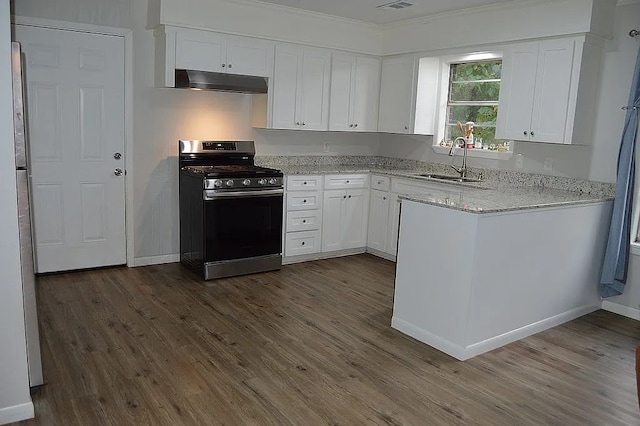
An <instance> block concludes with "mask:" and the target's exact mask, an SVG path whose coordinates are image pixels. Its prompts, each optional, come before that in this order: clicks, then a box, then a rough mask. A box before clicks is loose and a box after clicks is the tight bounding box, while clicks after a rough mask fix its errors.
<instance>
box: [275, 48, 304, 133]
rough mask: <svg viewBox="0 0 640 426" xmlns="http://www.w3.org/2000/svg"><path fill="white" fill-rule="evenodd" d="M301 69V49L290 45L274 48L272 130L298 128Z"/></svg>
mask: <svg viewBox="0 0 640 426" xmlns="http://www.w3.org/2000/svg"><path fill="white" fill-rule="evenodd" d="M301 68H302V48H300V47H297V46H290V45H278V46H276V53H275V67H274V73H273V88H272V93H273V95H272V104H271V110H272V115H271V117H272V118H271V120H272V125H271V127H272V128H274V129H297V128H299V124H297V123H299V119H298V118H297V116H298V103H299V94H298V84H299V81H298V78H299V75H300V69H301Z"/></svg>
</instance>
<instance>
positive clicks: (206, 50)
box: [175, 30, 227, 72]
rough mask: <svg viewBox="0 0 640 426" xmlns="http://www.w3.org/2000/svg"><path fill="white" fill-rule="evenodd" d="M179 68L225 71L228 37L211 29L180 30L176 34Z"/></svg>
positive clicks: (176, 66)
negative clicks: (210, 30)
mask: <svg viewBox="0 0 640 426" xmlns="http://www.w3.org/2000/svg"><path fill="white" fill-rule="evenodd" d="M175 55H176V56H175V57H176V64H175V68H177V69H188V70H199V71H212V72H225V67H223V64H225V65H226V55H227V52H226V39H225V36H224V35H223V34H217V33H212V32H209V31H198V30H180V31H178V32H177V34H176V50H175Z"/></svg>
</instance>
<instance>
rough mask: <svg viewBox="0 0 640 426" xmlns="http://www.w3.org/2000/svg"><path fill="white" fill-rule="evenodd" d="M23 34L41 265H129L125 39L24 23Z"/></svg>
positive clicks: (47, 268) (66, 267)
mask: <svg viewBox="0 0 640 426" xmlns="http://www.w3.org/2000/svg"><path fill="white" fill-rule="evenodd" d="M15 37H16V39H17V41H19V42H21V44H22V49H23V52H24V56H25V65H26V80H27V81H26V87H27V104H28V118H29V121H28V124H29V128H28V130H29V143H30V169H31V175H32V182H31V188H32V192H33V217H34V237H35V252H36V271H37V272H40V273H42V272H52V271H64V270H71V269H81V268H91V267H99V266H106V265H117V264H123V263H125V262H126V236H125V219H124V218H125V210H124V208H125V180H124V39H123V38H122V37H113V36H104V35H96V34H87V33H78V32H71V31H62V30H51V29H43V28H34V27H22V26H16V31H15ZM116 169H120V170H122V171H123V173H122V174H119V175H117V174H118V173H116Z"/></svg>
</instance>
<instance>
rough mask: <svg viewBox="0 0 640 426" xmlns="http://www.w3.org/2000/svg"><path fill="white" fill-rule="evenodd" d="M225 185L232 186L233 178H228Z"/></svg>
mask: <svg viewBox="0 0 640 426" xmlns="http://www.w3.org/2000/svg"><path fill="white" fill-rule="evenodd" d="M225 185H227V186H229V187H231V186H233V180H231V179H229V180H228V181H227V182H226V183H225Z"/></svg>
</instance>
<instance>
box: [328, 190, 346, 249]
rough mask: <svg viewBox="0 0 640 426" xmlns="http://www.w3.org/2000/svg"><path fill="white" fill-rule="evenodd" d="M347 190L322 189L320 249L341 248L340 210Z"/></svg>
mask: <svg viewBox="0 0 640 426" xmlns="http://www.w3.org/2000/svg"><path fill="white" fill-rule="evenodd" d="M346 198H347V192H346V191H344V190H330V191H324V201H323V202H324V205H323V206H322V251H323V252H327V251H334V250H340V249H341V248H342V216H343V214H342V210H343V205H344V201H345V200H346Z"/></svg>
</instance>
